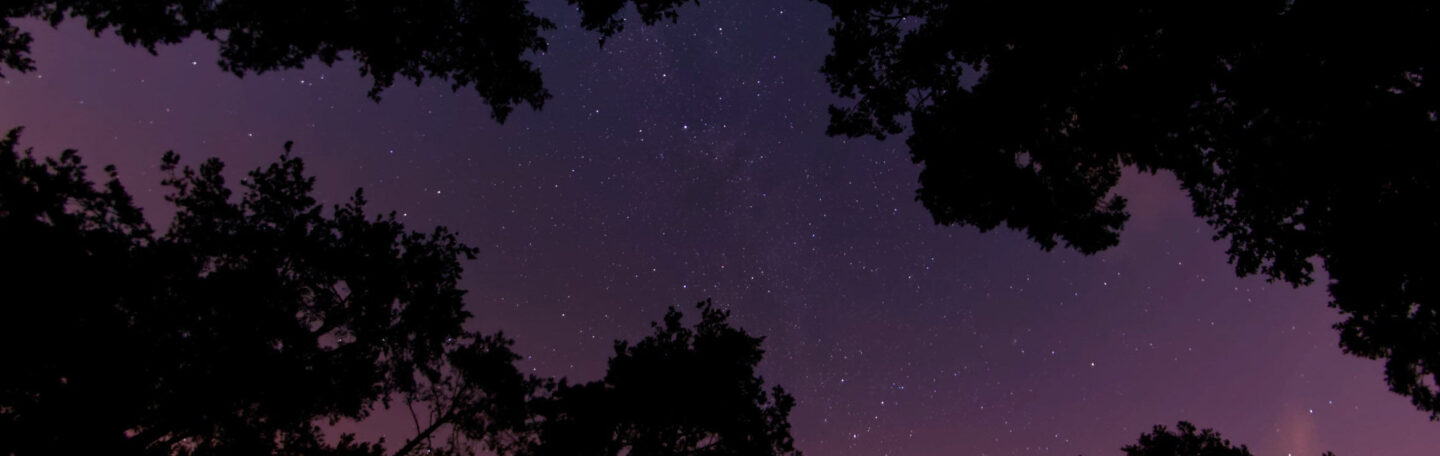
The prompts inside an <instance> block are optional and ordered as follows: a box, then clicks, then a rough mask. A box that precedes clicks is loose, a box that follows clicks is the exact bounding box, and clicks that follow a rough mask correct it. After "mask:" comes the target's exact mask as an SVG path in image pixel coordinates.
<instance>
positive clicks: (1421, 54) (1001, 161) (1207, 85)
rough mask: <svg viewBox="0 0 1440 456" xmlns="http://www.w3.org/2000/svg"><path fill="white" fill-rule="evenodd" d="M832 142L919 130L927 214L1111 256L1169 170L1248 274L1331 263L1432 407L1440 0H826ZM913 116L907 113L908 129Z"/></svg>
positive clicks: (1391, 370)
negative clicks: (1129, 204) (1136, 178)
mask: <svg viewBox="0 0 1440 456" xmlns="http://www.w3.org/2000/svg"><path fill="white" fill-rule="evenodd" d="M821 2H822V3H824V4H826V5H828V6H829V7H830V9H831V11H832V13H833V14H834V18H835V23H834V26H833V27H832V28H831V30H830V33H831V35H832V37H833V38H834V48H833V49H832V51H831V53H830V55H829V56H828V57H827V58H826V60H825V64H824V67H823V68H822V71H823V73H824V74H825V76H826V77H827V79H828V81H829V83H830V85H831V88H832V89H833V90H834V92H835V93H837V94H839V95H840V96H842V97H844V98H849V99H853V100H854V101H853V103H849V104H847V105H845V106H832V107H831V121H830V127H829V132H830V133H831V134H833V135H847V136H852V137H853V136H873V137H877V138H885V137H886V136H890V135H896V134H901V133H902V132H906V131H907V127H908V132H909V137H908V139H907V140H906V144H907V145H908V146H909V149H910V154H911V157H912V158H913V160H914V161H915V162H916V163H919V164H923V166H924V168H923V170H922V171H921V174H920V188H919V190H918V191H917V193H916V199H917V200H919V201H920V202H922V203H923V204H924V205H925V207H926V208H927V209H929V211H930V213H931V214H932V215H933V216H934V220H935V222H936V223H939V224H945V225H970V226H975V227H978V228H979V229H980V230H981V231H986V230H990V229H994V228H996V227H999V226H1001V225H1002V224H1003V225H1005V226H1007V227H1010V228H1013V229H1016V230H1021V231H1023V232H1025V233H1026V234H1027V235H1028V236H1029V237H1030V238H1031V239H1033V240H1034V241H1035V242H1037V243H1038V244H1039V245H1040V246H1041V247H1042V248H1044V249H1047V250H1049V249H1052V248H1054V247H1055V246H1057V245H1059V244H1064V245H1065V246H1067V247H1070V248H1074V249H1076V250H1078V251H1080V252H1083V253H1094V252H1098V251H1101V250H1104V249H1106V248H1109V247H1111V246H1114V245H1116V243H1118V242H1119V239H1120V232H1121V230H1122V229H1123V227H1124V224H1125V222H1126V221H1127V219H1128V218H1129V214H1128V212H1126V207H1125V199H1124V198H1122V197H1120V196H1117V195H1114V193H1113V188H1114V186H1115V184H1116V182H1117V181H1118V180H1119V179H1120V176H1121V174H1122V170H1123V169H1125V168H1126V167H1135V168H1137V169H1139V170H1140V171H1142V172H1151V173H1154V172H1159V171H1167V172H1171V173H1173V174H1174V175H1175V176H1176V177H1177V178H1178V179H1179V181H1180V185H1181V187H1182V188H1183V189H1184V190H1185V191H1187V192H1188V193H1189V196H1190V198H1191V200H1192V201H1193V202H1194V210H1195V213H1196V214H1197V215H1198V216H1200V217H1202V218H1204V219H1205V220H1206V221H1207V222H1208V223H1209V224H1210V225H1211V226H1213V227H1214V228H1215V229H1216V230H1217V234H1216V239H1217V240H1220V239H1224V240H1228V241H1229V243H1230V248H1229V250H1228V253H1229V257H1230V262H1231V263H1233V264H1234V266H1235V269H1236V272H1237V273H1238V274H1239V275H1241V276H1245V275H1251V274H1260V275H1262V276H1264V277H1266V278H1267V279H1269V280H1280V281H1284V282H1286V283H1290V284H1293V285H1296V286H1299V285H1304V284H1308V283H1310V282H1311V281H1312V273H1313V272H1314V264H1315V263H1316V262H1317V260H1318V263H1319V264H1321V265H1322V266H1323V267H1324V268H1325V270H1326V271H1327V272H1328V273H1329V277H1330V284H1329V291H1330V293H1331V296H1332V298H1333V300H1332V302H1331V306H1333V307H1335V308H1337V309H1339V310H1340V312H1341V313H1342V315H1343V316H1344V321H1342V322H1340V323H1338V324H1336V325H1335V328H1336V329H1338V330H1339V332H1340V336H1341V337H1340V345H1341V347H1342V348H1343V349H1344V350H1345V351H1346V352H1348V353H1351V354H1354V355H1357V356H1361V357H1365V358H1370V359H1383V360H1384V361H1385V373H1386V381H1387V383H1388V384H1389V386H1390V388H1391V389H1392V390H1393V391H1395V392H1397V393H1399V394H1402V395H1405V396H1407V397H1409V399H1410V400H1411V401H1412V402H1413V403H1414V405H1415V406H1416V407H1417V408H1419V409H1420V410H1422V411H1425V412H1428V413H1429V414H1430V416H1431V419H1440V395H1437V394H1440V391H1437V386H1436V385H1440V295H1437V293H1436V290H1437V289H1436V287H1434V286H1433V283H1435V282H1436V281H1437V280H1440V266H1437V263H1436V262H1435V261H1434V258H1435V257H1436V256H1437V255H1440V238H1437V237H1436V236H1435V233H1436V232H1437V229H1440V214H1437V213H1436V212H1435V211H1434V210H1432V209H1433V206H1434V202H1435V201H1440V186H1437V184H1436V181H1435V179H1434V176H1435V175H1436V174H1437V173H1440V158H1437V157H1440V155H1436V154H1435V153H1433V151H1434V150H1435V149H1436V147H1437V146H1440V121H1437V115H1436V112H1437V111H1440V95H1437V93H1440V92H1436V91H1435V90H1434V89H1433V88H1432V85H1433V84H1431V85H1427V84H1426V83H1425V81H1426V80H1427V75H1428V74H1429V73H1432V72H1434V71H1435V70H1436V69H1437V68H1440V60H1437V59H1440V35H1436V34H1435V33H1434V30H1435V25H1436V24H1437V21H1436V19H1437V17H1436V15H1437V8H1436V7H1435V6H1436V5H1434V4H1433V2H1424V1H1416V2H1409V1H1385V2H1371V3H1366V4H1364V5H1354V4H1349V3H1343V2H1327V1H1311V0H1295V1H1288V0H1274V1H1221V2H1213V1H1205V2H1201V1H1177V2H1161V3H1155V2H1139V1H1121V2H1104V3H1098V4H1091V3H1076V2H1042V3H1038V4H1037V3H1033V2H1005V1H986V0H979V1H970V2H940V1H923V0H882V1H856V0H821ZM907 123H908V125H907Z"/></svg>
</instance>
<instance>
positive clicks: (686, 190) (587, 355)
mask: <svg viewBox="0 0 1440 456" xmlns="http://www.w3.org/2000/svg"><path fill="white" fill-rule="evenodd" d="M559 3H560V2H553V1H552V2H545V3H543V4H539V5H536V7H538V8H541V9H542V13H545V15H547V16H549V17H551V18H552V19H555V20H556V22H557V23H558V24H561V25H562V28H561V29H560V30H556V31H554V32H552V33H550V34H549V35H548V37H549V39H550V40H551V52H550V53H549V54H547V55H544V56H538V57H537V58H536V61H537V62H538V63H539V64H540V65H541V67H542V68H543V70H544V72H545V81H546V84H547V86H548V88H549V89H550V90H551V91H552V92H553V93H554V95H555V98H554V99H552V100H550V101H549V102H548V103H547V105H546V107H545V108H544V110H543V111H540V112H532V111H529V110H526V109H519V110H517V111H516V112H515V113H514V114H513V115H512V116H511V118H510V119H509V121H508V122H507V123H506V124H504V125H497V124H496V123H495V122H494V121H493V120H491V119H490V118H489V112H490V111H489V107H488V106H486V105H484V104H483V103H482V102H481V100H480V99H479V98H478V97H477V96H475V95H474V94H473V92H470V91H465V90H462V91H461V92H458V93H452V92H451V91H450V90H449V89H448V86H447V85H446V84H442V83H435V82H430V83H426V84H424V85H422V86H420V87H414V86H409V85H406V84H403V83H402V84H400V85H398V86H396V87H394V88H392V89H390V90H388V91H386V92H384V93H382V96H383V97H384V99H383V101H381V102H380V103H375V102H372V101H371V100H369V99H368V98H366V97H365V92H366V90H367V89H368V88H369V82H368V81H366V80H362V79H360V78H359V77H358V75H357V74H356V72H355V69H354V67H352V66H349V65H347V64H345V63H343V62H342V63H341V64H338V65H337V66H336V67H334V68H325V67H323V66H321V65H318V64H317V65H314V66H312V67H310V68H307V69H305V70H303V71H286V72H277V73H269V74H265V75H260V76H250V77H247V78H244V79H237V78H236V77H234V76H233V75H230V74H227V73H223V72H221V71H220V70H219V69H218V68H216V66H215V64H214V61H215V55H216V54H215V48H214V46H213V45H211V44H209V43H205V42H202V41H191V42H187V43H184V44H182V45H177V46H169V47H163V48H160V49H159V56H150V55H148V54H147V53H146V52H145V51H143V50H140V49H135V48H130V47H127V46H125V45H123V44H121V43H120V42H119V40H118V39H116V38H114V37H113V36H111V35H109V34H108V33H107V34H106V35H105V37H104V38H102V39H96V38H94V37H92V36H91V34H90V33H89V32H87V31H86V30H84V27H83V26H82V24H80V23H79V22H76V21H70V22H66V23H64V24H63V25H62V26H61V27H60V29H59V30H58V31H56V30H51V29H50V28H48V27H45V26H42V25H40V24H38V23H33V22H31V23H28V24H29V26H27V27H26V28H27V30H30V31H31V32H32V33H34V34H35V38H36V40H35V43H34V45H33V47H34V50H35V52H34V57H35V59H36V61H37V65H38V67H39V70H38V71H35V72H32V73H28V74H18V73H14V72H7V73H6V74H7V76H8V78H7V79H4V80H0V128H6V129H8V128H10V127H13V126H20V125H23V126H25V127H26V132H25V134H24V135H23V136H22V141H21V142H22V145H24V146H27V147H34V149H35V151H36V152H37V153H39V154H44V155H54V154H58V153H59V152H60V150H62V149H64V148H75V149H78V150H79V151H80V153H81V155H82V156H83V157H84V159H85V162H86V163H87V164H89V165H90V167H91V170H92V175H91V177H92V178H100V177H101V175H100V173H99V170H100V168H101V167H103V166H104V165H105V164H115V165H117V166H118V168H119V170H120V176H121V179H122V182H124V183H125V184H126V186H127V188H128V189H129V190H130V192H131V193H132V194H134V195H135V196H136V198H137V200H138V201H139V202H140V203H141V205H142V206H143V207H145V208H146V209H147V214H148V216H149V218H150V219H151V221H152V223H155V224H156V225H157V226H164V225H165V224H166V220H165V219H166V218H167V217H168V216H169V212H168V211H167V210H166V208H165V204H164V203H163V200H162V196H163V194H162V190H161V188H160V186H159V181H160V178H161V176H160V175H159V169H158V165H159V161H160V155H161V154H162V153H163V152H164V151H166V150H172V149H173V150H175V151H176V152H178V153H180V155H181V156H182V157H184V160H185V162H186V163H191V164H194V163H198V162H199V161H200V160H201V159H203V158H206V157H210V156H218V157H220V158H221V159H223V160H224V161H225V162H226V164H227V165H228V168H227V169H228V170H229V174H228V176H230V177H231V179H232V182H235V181H238V179H239V177H240V176H241V172H243V171H244V170H248V169H251V168H254V167H256V166H259V165H261V164H263V163H267V162H269V161H271V160H273V159H274V157H276V156H277V155H278V154H280V153H281V144H283V143H284V142H285V141H287V140H293V141H295V153H296V154H298V155H299V156H301V157H303V158H304V159H305V160H306V164H307V165H308V166H309V168H308V170H309V171H310V172H311V173H312V174H314V175H316V176H317V177H318V181H317V193H318V196H319V198H320V199H321V200H322V201H326V202H327V203H336V202H340V201H342V200H343V198H345V197H346V196H348V195H349V193H351V192H353V190H354V189H355V188H356V187H364V189H365V192H366V195H367V197H368V198H369V199H370V201H371V204H370V208H371V210H372V211H373V212H381V211H387V212H388V211H389V210H395V211H397V212H399V213H400V214H401V215H402V216H403V220H404V221H405V223H406V224H407V225H408V226H409V227H410V228H411V229H418V230H425V229H428V228H430V227H432V226H434V225H445V226H449V227H451V228H453V229H454V230H456V231H458V232H459V233H460V235H461V237H462V239H463V240H465V242H467V243H469V244H471V245H473V246H476V247H478V248H480V249H481V253H480V258H479V259H478V260H476V261H473V262H469V263H467V264H466V274H465V282H464V286H465V288H467V289H469V290H470V294H469V295H468V297H467V303H468V306H469V310H470V311H471V312H472V313H474V314H475V315H476V318H475V319H474V320H473V323H474V326H475V327H476V328H480V329H485V330H487V331H493V330H500V329H503V330H504V331H505V332H506V334H507V335H509V336H511V337H514V338H516V339H517V342H518V343H517V347H516V350H517V352H519V353H521V354H522V355H529V358H527V360H526V361H524V366H525V367H526V368H527V369H530V370H531V371H532V372H534V373H536V374H541V375H553V376H567V377H570V378H572V379H576V380H589V379H594V378H596V377H598V376H599V375H601V373H602V372H603V369H604V362H605V359H606V358H607V357H608V356H609V355H610V354H611V350H612V348H611V344H612V341H614V340H616V339H630V340H636V339H638V338H640V337H642V336H643V335H644V334H646V333H647V332H648V322H650V321H652V320H656V319H659V318H660V317H661V316H662V315H663V313H664V309H665V307H666V306H670V305H675V306H681V307H682V308H684V309H690V306H691V305H693V304H694V303H695V302H697V301H700V300H703V299H705V298H707V297H709V298H714V299H715V302H716V303H717V304H719V305H721V306H724V307H728V308H729V309H731V310H732V312H733V313H734V316H733V319H734V321H735V322H736V323H737V324H738V325H739V326H742V327H744V328H746V329H747V330H749V331H750V332H751V333H753V334H757V335H763V336H765V337H766V342H765V348H766V350H767V354H766V358H765V361H764V363H762V369H763V372H764V375H765V378H766V380H767V381H768V382H769V383H771V384H780V385H783V386H784V387H785V388H786V389H787V390H789V391H790V392H791V393H792V394H794V396H795V398H796V399H797V401H798V407H797V408H796V410H795V411H794V413H793V414H792V415H791V423H792V424H793V426H794V433H795V436H796V438H797V446H798V447H799V449H801V450H802V451H804V452H806V453H807V454H811V455H828V454H838V455H876V456H880V455H892V456H900V455H952V454H956V455H982V454H984V455H1012V454H1013V455H1025V454H1035V455H1075V454H1087V455H1106V454H1119V453H1120V451H1119V447H1120V446H1122V445H1125V444H1128V443H1132V442H1134V441H1135V439H1136V438H1137V437H1138V436H1139V435H1140V433H1141V432H1145V431H1147V430H1149V429H1150V427H1151V426H1153V425H1155V424H1165V425H1167V426H1172V427H1173V425H1174V424H1175V422H1176V421H1180V420H1186V421H1191V422H1193V423H1195V424H1196V425H1197V426H1199V427H1202V428H1214V429H1216V430H1217V431H1219V432H1220V433H1221V434H1222V435H1224V436H1225V437H1226V438H1227V439H1229V440H1231V441H1232V442H1234V443H1237V444H1246V445H1248V446H1249V447H1250V449H1251V450H1252V451H1253V452H1254V453H1255V454H1257V455H1262V456H1265V455H1280V456H1284V455H1289V454H1293V455H1296V456H1299V455H1314V456H1318V455H1319V454H1320V453H1321V452H1323V451H1327V450H1329V451H1335V452H1336V453H1337V454H1338V455H1340V456H1350V455H1368V454H1378V455H1411V454H1428V453H1433V452H1434V449H1435V448H1440V433H1437V432H1435V429H1436V427H1435V426H1437V424H1435V423H1431V422H1429V421H1428V420H1427V419H1426V414H1424V413H1422V412H1420V411H1417V410H1415V409H1414V407H1412V406H1411V405H1410V404H1409V402H1408V401H1407V400H1406V399H1405V398H1403V397H1401V396H1399V395H1395V394H1393V393H1390V392H1388V391H1387V390H1386V389H1385V383H1384V381H1383V371H1382V367H1381V364H1380V363H1379V362H1374V361H1366V360H1362V359H1358V358H1354V357H1351V356H1348V355H1344V354H1342V353H1341V352H1340V349H1339V348H1338V346H1337V341H1338V335H1337V334H1336V333H1335V331H1334V330H1332V329H1331V328H1330V325H1331V324H1333V323H1335V322H1336V321H1338V320H1339V316H1338V314H1337V313H1336V312H1335V311H1333V310H1331V309H1329V308H1327V307H1326V306H1325V303H1326V302H1327V301H1328V296H1327V295H1326V293H1325V290H1324V288H1323V284H1324V283H1325V282H1326V281H1325V280H1323V278H1321V279H1317V281H1316V283H1317V284H1318V285H1315V286H1310V287H1305V288H1300V289H1292V288H1290V287H1289V286H1288V285H1283V284H1268V283H1266V282H1264V281H1263V280H1261V279H1259V278H1254V277H1251V278H1246V279H1237V278H1236V277H1235V275H1234V272H1233V269H1232V268H1231V267H1230V266H1229V265H1227V264H1226V263H1225V255H1224V250H1225V246H1224V245H1222V244H1219V243H1216V242H1214V241H1212V240H1211V236H1212V235H1213V230H1211V229H1210V228H1209V227H1207V226H1205V225H1204V223H1203V222H1202V221H1201V220H1199V219H1198V218H1196V217H1194V216H1193V215H1192V214H1191V211H1190V203H1189V201H1188V199H1186V198H1185V197H1184V196H1183V195H1182V193H1181V192H1180V190H1179V189H1178V187H1177V184H1176V183H1175V182H1174V180H1173V178H1171V177H1169V176H1165V175H1159V176H1149V175H1141V174H1134V173H1132V174H1130V175H1127V176H1126V178H1125V179H1124V181H1123V182H1122V184H1121V187H1122V188H1121V190H1120V192H1121V193H1122V194H1124V195H1126V196H1127V197H1129V198H1131V208H1132V211H1133V217H1132V220H1131V221H1130V223H1129V226H1128V228H1127V230H1126V231H1125V232H1124V234H1123V236H1122V241H1121V245H1120V246H1119V247H1117V248H1114V249H1111V250H1109V251H1106V252H1102V253H1100V254H1097V255H1094V256H1089V257H1086V256H1082V255H1079V254H1077V253H1074V252H1072V251H1066V250H1061V249H1057V250H1056V251H1054V252H1048V253H1047V252H1043V251H1041V250H1040V249H1039V248H1038V247H1037V246H1036V245H1035V244H1034V243H1033V242H1031V241H1029V240H1027V239H1025V238H1024V237H1023V235H1020V234H1017V233H1014V232H1010V231H1006V230H1000V231H995V232H990V233H983V234H982V233H977V232H976V230H974V229H973V228H956V227H949V228H947V227H938V226H935V225H934V224H933V223H932V221H931V218H930V216H929V214H928V213H926V212H925V210H924V208H922V207H921V206H920V204H919V203H917V202H914V201H913V195H914V190H915V188H916V187H917V185H918V184H917V183H916V176H917V175H918V173H919V171H920V168H919V167H918V166H916V165H913V164H911V162H910V159H909V156H908V154H907V152H906V150H905V147H904V143H903V138H892V139H890V140H888V141H884V142H876V141H873V140H858V141H857V140H849V141H847V140H844V139H841V138H830V137H826V136H825V135H824V130H825V122H826V114H825V106H826V105H828V104H830V103H832V102H835V101H836V99H835V98H834V97H833V96H832V95H830V93H829V91H828V90H827V87H826V85H825V83H824V80H823V79H822V77H821V75H820V74H819V73H818V71H817V69H818V68H819V66H820V63H821V59H822V58H823V57H824V55H825V53H826V52H827V51H828V49H829V46H830V41H829V37H828V36H827V35H826V34H825V29H826V27H827V26H828V12H827V11H826V10H825V9H824V7H823V6H821V5H818V4H814V3H810V2H778V3H775V2H747V3H743V4H716V3H718V2H705V3H704V4H703V5H701V6H700V7H695V6H688V7H685V8H682V9H681V10H680V21H679V23H677V24H668V23H666V24H662V25H657V26H654V27H642V26H639V25H638V21H632V22H631V26H630V27H629V28H628V29H627V30H626V31H624V32H622V33H621V34H620V35H618V36H616V37H615V38H613V39H612V40H610V41H609V42H608V43H607V44H606V45H605V47H604V48H600V47H599V46H598V45H597V44H596V42H595V40H596V39H597V36H596V35H594V34H589V33H586V32H584V31H582V30H578V29H577V28H576V27H575V24H577V23H578V19H577V18H576V17H574V16H575V15H574V14H573V12H570V11H568V10H567V9H566V7H565V6H564V5H561V4H559ZM409 428H410V424H409V422H408V417H405V418H404V419H390V417H385V416H381V417H379V418H377V420H376V422H375V423H370V424H369V425H367V426H364V427H362V429H364V430H365V431H366V432H369V433H372V434H386V435H389V440H390V441H392V442H393V441H396V440H400V439H403V438H404V437H406V436H408V435H410V434H409V433H408V432H409V431H408V429H409ZM370 437H374V435H370Z"/></svg>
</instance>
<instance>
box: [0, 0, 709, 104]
mask: <svg viewBox="0 0 1440 456" xmlns="http://www.w3.org/2000/svg"><path fill="white" fill-rule="evenodd" d="M568 1H569V3H570V4H572V5H575V6H576V7H577V8H578V9H579V10H580V12H581V14H582V17H581V25H582V26H584V27H585V28H586V29H589V30H593V31H599V32H600V33H601V37H602V38H601V40H602V43H603V40H604V38H608V37H610V36H612V35H614V34H615V33H618V32H619V31H620V30H621V29H622V28H623V23H624V21H623V18H622V17H621V14H622V12H623V9H624V7H625V5H626V3H628V2H627V1H626V0H568ZM687 1H689V0H636V1H635V2H634V3H635V6H636V10H637V11H638V12H639V13H640V18H641V19H642V20H643V21H644V22H645V23H647V24H650V23H654V22H656V21H658V20H660V19H671V20H674V19H675V18H676V16H677V15H676V13H675V8H677V7H679V6H680V5H681V4H684V3H686V2H687ZM25 17H29V18H35V19H40V20H44V21H46V22H49V23H50V25H52V26H54V25H58V24H59V23H60V22H62V21H64V20H65V19H67V18H84V19H85V26H86V27H87V28H89V29H90V30H91V31H93V32H94V33H95V34H96V36H99V35H100V33H102V32H104V31H106V30H110V29H114V30H115V33H116V34H117V35H119V36H120V38H121V39H123V40H124V41H125V43H127V44H130V45H132V46H143V47H144V48H145V49H147V50H149V51H150V52H151V53H155V52H156V48H157V46H159V45H162V44H174V43H179V42H180V41H182V40H184V39H186V38H188V37H190V36H192V35H196V34H198V35H200V36H203V37H205V38H206V39H208V40H211V41H216V42H218V43H219V44H220V59H219V64H220V68H221V69H224V70H225V71H228V72H231V73H234V74H235V75H236V76H243V75H245V74H249V73H257V74H258V73H264V72H267V71H274V70H279V69H286V68H301V67H303V66H304V65H305V64H306V63H307V62H309V61H310V60H311V59H316V60H319V61H320V62H321V63H323V64H325V65H331V64H333V63H335V62H336V61H339V60H341V58H342V57H343V56H344V55H345V54H346V53H349V54H350V55H352V56H353V57H352V58H353V59H354V60H355V61H356V63H357V64H358V65H359V67H360V73H361V75H365V76H369V77H370V78H371V79H372V80H373V81H374V85H373V86H372V88H371V89H370V92H369V95H370V97H371V98H375V99H378V98H379V95H380V92H381V91H383V90H384V89H386V88H388V87H390V86H391V85H393V84H394V83H395V80H396V78H397V77H399V78H401V79H408V80H411V81H414V82H415V83H416V84H419V83H420V82H421V81H423V80H425V79H427V78H433V79H438V80H441V81H446V82H448V83H450V85H451V88H452V89H454V90H459V89H460V88H461V87H467V86H473V87H474V88H475V90H476V92H478V93H479V94H480V96H481V97H483V98H484V99H485V102H486V103H488V104H489V105H490V107H491V116H492V117H494V118H495V119H496V120H497V121H500V122H504V121H505V118H506V117H507V116H508V115H509V114H510V112H511V111H513V110H514V109H515V107H516V106H518V105H521V104H527V105H529V106H530V107H531V108H534V109H539V108H540V107H542V106H543V105H544V104H545V100H547V99H549V98H550V92H549V91H548V90H546V89H545V87H544V84H543V82H542V80H541V77H540V70H539V69H538V68H536V67H535V65H534V63H533V62H531V61H530V60H529V59H528V58H529V55H530V54H533V53H543V52H545V51H546V50H547V49H548V46H549V45H548V43H547V42H546V40H545V39H544V38H543V37H542V36H541V32H542V31H545V30H550V29H553V28H555V23H554V22H552V21H550V20H549V19H545V18H542V17H540V16H537V15H536V14H535V13H534V12H532V11H530V9H529V7H528V2H527V1H526V0H493V1H492V0H458V1H453V0H423V1H405V0H380V1H354V0H324V1H306V2H262V1H252V0H241V1H222V2H216V1H195V0H156V1H143V2H136V1H126V0H15V1H9V2H6V3H5V4H4V5H0V64H3V65H4V66H6V67H9V68H11V69H14V70H17V71H20V72H25V71H30V70H33V69H34V68H35V62H34V60H33V59H32V58H30V56H29V52H30V44H31V43H32V42H33V38H32V37H31V36H30V34H29V33H27V32H25V31H23V30H21V29H20V28H19V27H18V26H16V25H15V24H12V23H11V20H12V19H17V18H25ZM0 76H3V73H0Z"/></svg>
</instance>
